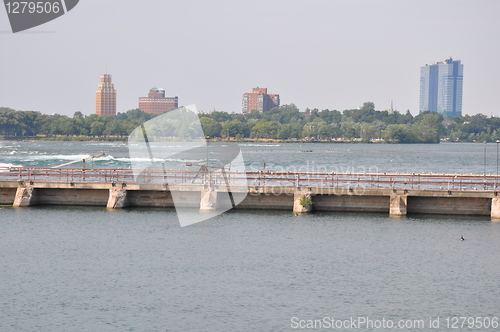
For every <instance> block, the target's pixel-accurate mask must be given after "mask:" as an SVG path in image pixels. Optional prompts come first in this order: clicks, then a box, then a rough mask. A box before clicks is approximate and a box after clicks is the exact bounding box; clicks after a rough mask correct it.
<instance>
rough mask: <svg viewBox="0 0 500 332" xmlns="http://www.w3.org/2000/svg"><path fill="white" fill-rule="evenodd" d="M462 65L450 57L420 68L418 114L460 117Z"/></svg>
mask: <svg viewBox="0 0 500 332" xmlns="http://www.w3.org/2000/svg"><path fill="white" fill-rule="evenodd" d="M463 81H464V65H463V64H462V63H461V61H460V60H453V59H452V58H451V57H450V58H449V59H446V60H445V61H443V62H436V63H433V64H432V65H425V66H423V67H421V68H420V107H419V109H420V113H422V112H425V111H431V112H438V113H440V114H443V115H446V116H449V117H454V116H457V115H462V90H463Z"/></svg>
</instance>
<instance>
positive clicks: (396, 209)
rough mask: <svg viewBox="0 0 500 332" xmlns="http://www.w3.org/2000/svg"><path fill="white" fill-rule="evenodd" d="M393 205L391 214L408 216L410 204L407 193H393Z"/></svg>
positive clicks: (390, 208)
mask: <svg viewBox="0 0 500 332" xmlns="http://www.w3.org/2000/svg"><path fill="white" fill-rule="evenodd" d="M390 202H391V203H390V204H391V205H390V207H389V215H390V216H393V217H401V216H406V212H407V209H406V206H407V205H408V196H407V195H397V194H394V195H391V201H390Z"/></svg>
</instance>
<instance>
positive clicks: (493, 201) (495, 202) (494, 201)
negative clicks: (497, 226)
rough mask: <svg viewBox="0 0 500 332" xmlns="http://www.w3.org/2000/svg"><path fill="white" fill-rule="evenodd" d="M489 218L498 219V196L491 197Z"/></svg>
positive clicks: (499, 211)
mask: <svg viewBox="0 0 500 332" xmlns="http://www.w3.org/2000/svg"><path fill="white" fill-rule="evenodd" d="M491 218H493V219H500V197H498V196H495V197H493V198H492V199H491Z"/></svg>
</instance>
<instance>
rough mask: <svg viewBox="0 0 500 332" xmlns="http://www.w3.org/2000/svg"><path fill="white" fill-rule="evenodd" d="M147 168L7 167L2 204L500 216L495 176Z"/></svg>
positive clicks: (0, 175) (0, 188)
mask: <svg viewBox="0 0 500 332" xmlns="http://www.w3.org/2000/svg"><path fill="white" fill-rule="evenodd" d="M148 172H149V173H147V174H145V176H144V177H141V179H139V180H136V179H135V177H134V175H133V172H132V170H124V169H120V170H115V169H51V168H19V167H15V168H5V167H4V168H1V167H0V204H1V205H12V206H15V207H28V206H33V205H83V206H103V207H107V208H110V209H120V208H124V207H167V208H174V207H182V208H184V207H185V208H195V209H200V210H201V211H214V210H217V209H218V208H219V209H220V208H221V207H222V206H223V205H224V204H228V199H229V197H233V198H234V197H235V195H236V196H238V197H240V198H241V199H238V200H237V202H238V203H237V205H236V206H235V207H234V209H240V210H242V209H244V210H265V209H268V210H281V211H288V212H293V213H310V212H311V211H312V210H314V211H318V212H322V211H325V212H326V211H329V212H378V213H386V214H389V215H391V216H404V215H407V214H448V215H477V216H490V217H491V218H495V219H500V197H499V195H498V192H497V187H496V184H497V183H499V182H500V181H498V180H499V179H498V178H497V177H496V176H492V175H486V176H485V175H481V176H480V175H473V174H472V175H466V174H456V175H451V174H425V175H424V174H386V173H373V174H370V173H363V174H357V173H306V172H303V173H292V172H225V173H224V174H223V175H224V176H222V175H221V174H219V175H216V173H211V177H210V185H209V186H208V187H207V179H204V178H203V177H198V176H197V175H198V172H196V171H195V172H188V171H167V170H166V171H163V170H162V171H158V170H152V171H148ZM195 175H196V176H195ZM228 183H229V185H228ZM207 188H210V189H207ZM228 188H229V190H230V191H231V194H230V195H229V196H228V192H227V190H228ZM241 195H244V197H245V198H244V199H243V197H241ZM174 197H175V202H176V204H175V205H174ZM234 201H236V200H233V199H232V200H231V205H232V202H234ZM224 208H225V205H224ZM229 208H231V206H229Z"/></svg>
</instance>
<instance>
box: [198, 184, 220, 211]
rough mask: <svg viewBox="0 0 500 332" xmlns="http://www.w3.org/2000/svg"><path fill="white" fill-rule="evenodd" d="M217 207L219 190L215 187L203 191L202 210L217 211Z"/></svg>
mask: <svg viewBox="0 0 500 332" xmlns="http://www.w3.org/2000/svg"><path fill="white" fill-rule="evenodd" d="M216 209H217V192H216V191H214V189H213V188H208V189H203V190H202V192H201V201H200V211H215V210H216Z"/></svg>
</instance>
